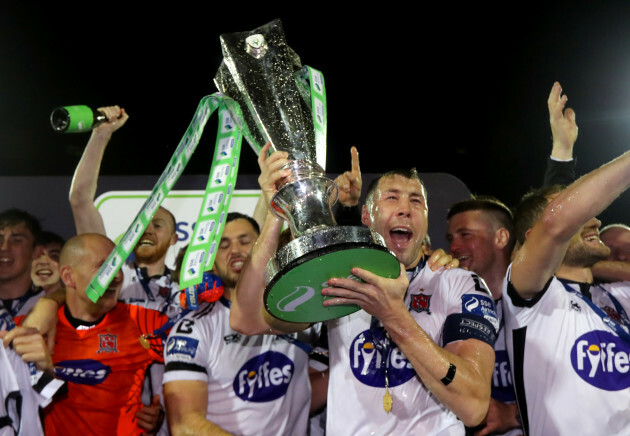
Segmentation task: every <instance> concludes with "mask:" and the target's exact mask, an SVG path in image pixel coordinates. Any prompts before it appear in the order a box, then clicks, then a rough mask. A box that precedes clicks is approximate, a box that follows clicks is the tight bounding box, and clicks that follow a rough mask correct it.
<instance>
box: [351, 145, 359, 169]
mask: <svg viewBox="0 0 630 436" xmlns="http://www.w3.org/2000/svg"><path fill="white" fill-rule="evenodd" d="M350 155H351V156H352V172H353V173H355V174H356V173H358V174H361V168H359V151H358V150H357V148H356V147H355V146H354V145H353V146H352V148H351V149H350Z"/></svg>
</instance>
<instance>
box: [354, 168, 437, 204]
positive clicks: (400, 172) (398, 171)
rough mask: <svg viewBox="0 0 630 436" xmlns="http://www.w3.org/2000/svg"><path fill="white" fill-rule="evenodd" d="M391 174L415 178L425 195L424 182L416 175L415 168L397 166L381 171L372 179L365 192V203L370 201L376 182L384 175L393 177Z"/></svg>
mask: <svg viewBox="0 0 630 436" xmlns="http://www.w3.org/2000/svg"><path fill="white" fill-rule="evenodd" d="M393 176H402V177H404V178H406V179H411V180H417V181H418V182H420V185H421V186H422V189H423V190H424V194H425V196H426V188H425V187H424V183H423V182H422V179H420V176H419V175H418V171H417V170H416V169H415V168H411V169H409V170H406V169H400V168H398V169H395V170H391V171H388V172H386V173H383V174H381V175H380V176H379V177H377V178H375V179H372V181H371V182H370V184H369V185H368V189H367V193H366V194H365V203H366V204H369V203H370V202H371V201H372V197H373V196H374V192H375V191H376V188H377V186H378V183H379V182H380V181H381V179H383V178H385V177H393Z"/></svg>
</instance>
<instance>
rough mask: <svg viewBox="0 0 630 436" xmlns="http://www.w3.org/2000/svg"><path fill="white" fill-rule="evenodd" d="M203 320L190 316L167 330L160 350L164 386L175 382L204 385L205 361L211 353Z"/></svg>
mask: <svg viewBox="0 0 630 436" xmlns="http://www.w3.org/2000/svg"><path fill="white" fill-rule="evenodd" d="M203 323H204V319H203V318H195V317H194V316H193V313H190V314H188V315H187V316H186V317H184V318H183V319H181V320H180V321H179V322H178V323H177V324H175V326H173V328H172V329H171V332H170V334H169V335H168V339H167V341H166V347H165V349H164V363H165V364H166V370H165V373H164V383H167V382H171V381H178V380H198V381H203V382H207V381H208V369H207V368H208V366H209V362H208V357H209V355H210V353H211V350H210V345H211V344H210V342H209V335H208V334H207V327H206V326H204V325H203Z"/></svg>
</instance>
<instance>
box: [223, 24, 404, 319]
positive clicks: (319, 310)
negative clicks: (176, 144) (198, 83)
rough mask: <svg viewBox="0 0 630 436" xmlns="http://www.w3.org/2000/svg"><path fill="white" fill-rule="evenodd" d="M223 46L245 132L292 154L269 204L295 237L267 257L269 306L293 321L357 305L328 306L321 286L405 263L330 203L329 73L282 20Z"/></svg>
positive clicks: (393, 273)
mask: <svg viewBox="0 0 630 436" xmlns="http://www.w3.org/2000/svg"><path fill="white" fill-rule="evenodd" d="M221 46H222V50H223V56H224V59H223V62H222V64H221V66H220V68H219V71H218V72H217V74H216V76H215V79H214V81H215V84H216V86H217V88H218V89H219V90H220V91H221V92H222V93H223V94H225V95H226V96H227V97H230V98H231V99H233V100H234V102H236V103H238V108H235V107H234V106H232V109H234V110H231V112H232V115H233V117H234V119H235V120H236V123H237V124H238V125H239V127H240V128H241V130H242V132H243V133H244V136H245V138H246V139H247V140H248V142H249V143H250V145H251V146H252V148H254V150H255V151H257V153H260V149H261V147H262V145H264V144H266V143H267V142H269V143H271V151H277V150H282V151H285V152H288V154H289V160H290V162H289V163H288V164H287V166H286V167H285V168H284V169H289V170H290V173H291V175H290V176H289V177H287V178H285V179H283V180H282V181H281V182H280V185H279V186H278V187H277V188H278V192H277V193H276V194H275V195H274V197H273V198H272V200H271V204H270V205H269V207H270V208H271V210H272V212H273V213H274V214H275V215H276V216H278V217H280V218H282V219H284V220H285V221H286V222H287V223H288V226H289V228H290V229H291V233H292V235H293V240H292V241H291V242H289V243H288V244H287V245H286V246H284V247H283V248H281V249H280V250H278V252H277V253H276V255H275V257H274V258H272V259H271V260H270V262H269V264H268V265H267V268H266V271H265V279H266V283H267V286H266V289H265V305H266V308H267V310H268V311H269V313H271V314H272V315H273V316H275V317H277V318H279V319H282V320H284V321H290V322H317V321H323V320H326V319H332V318H339V317H341V316H345V315H348V314H350V313H352V312H355V311H357V310H358V309H359V307H358V306H355V305H347V306H334V307H324V306H323V304H322V302H323V300H324V298H325V297H323V296H322V295H321V292H320V291H321V289H322V288H323V287H326V286H327V284H326V282H327V281H328V279H330V278H331V277H350V276H351V274H350V269H351V268H352V267H356V266H358V267H361V268H364V269H367V270H369V271H371V272H373V273H375V274H378V275H381V276H384V277H397V276H398V275H399V274H400V267H399V263H398V260H396V258H395V257H394V255H393V254H392V253H391V252H390V251H389V250H388V249H387V248H386V247H385V245H384V242H383V239H382V237H381V236H380V235H378V234H377V233H373V232H372V231H370V230H369V229H368V228H366V227H357V226H337V223H336V222H335V219H334V216H333V213H332V205H333V204H334V203H335V202H336V201H337V196H338V188H337V186H336V185H335V183H334V182H333V181H332V180H331V179H329V178H327V177H326V176H325V171H324V167H325V161H326V131H325V124H326V108H325V103H323V102H324V101H325V90H324V81H323V76H322V75H321V73H319V72H318V71H316V70H313V69H311V68H309V67H304V68H302V65H301V63H300V59H299V57H298V56H297V54H296V53H295V52H294V51H293V50H292V49H291V48H290V47H289V46H288V45H287V43H286V41H285V38H284V34H283V31H282V25H281V23H280V20H275V21H272V22H271V23H268V24H266V25H264V26H261V27H259V28H257V29H254V30H252V31H251V32H238V33H230V34H224V35H222V36H221ZM229 107H230V106H229V105H228V108H229Z"/></svg>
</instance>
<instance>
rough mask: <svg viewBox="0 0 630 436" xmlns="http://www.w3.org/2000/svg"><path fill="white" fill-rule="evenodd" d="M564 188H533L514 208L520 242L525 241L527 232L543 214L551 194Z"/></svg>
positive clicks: (515, 224)
mask: <svg viewBox="0 0 630 436" xmlns="http://www.w3.org/2000/svg"><path fill="white" fill-rule="evenodd" d="M564 188H565V187H564V186H562V185H552V186H546V187H544V188H539V189H534V190H531V191H529V192H528V193H527V194H525V195H524V196H523V198H521V201H520V202H519V203H518V205H517V206H516V207H515V208H514V233H515V234H516V240H517V242H518V243H519V244H521V245H522V244H524V243H525V234H526V233H527V231H528V230H529V229H531V228H532V227H534V225H535V224H536V221H538V220H539V219H540V217H541V216H542V214H543V212H544V211H545V208H546V207H547V204H548V203H549V196H550V195H553V194H557V193H558V192H560V191H562V190H563V189H564Z"/></svg>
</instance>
